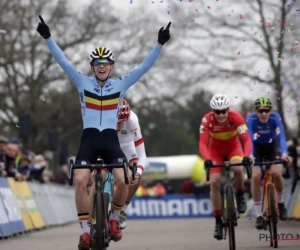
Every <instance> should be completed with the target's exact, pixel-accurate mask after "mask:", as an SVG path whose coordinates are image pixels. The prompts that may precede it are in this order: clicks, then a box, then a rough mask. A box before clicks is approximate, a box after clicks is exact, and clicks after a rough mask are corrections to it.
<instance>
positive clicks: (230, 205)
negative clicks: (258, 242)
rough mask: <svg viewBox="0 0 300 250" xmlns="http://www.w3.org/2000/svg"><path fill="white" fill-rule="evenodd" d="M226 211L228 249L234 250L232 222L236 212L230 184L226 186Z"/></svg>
mask: <svg viewBox="0 0 300 250" xmlns="http://www.w3.org/2000/svg"><path fill="white" fill-rule="evenodd" d="M225 192H226V203H227V204H226V210H227V211H226V213H227V219H228V235H229V249H230V250H235V229H234V222H235V219H236V213H235V209H234V195H233V187H232V186H231V185H227V186H226V191H225Z"/></svg>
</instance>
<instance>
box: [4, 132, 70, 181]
mask: <svg viewBox="0 0 300 250" xmlns="http://www.w3.org/2000/svg"><path fill="white" fill-rule="evenodd" d="M0 177H12V178H14V179H15V180H16V181H38V182H40V183H49V182H54V183H58V184H62V185H67V184H68V166H67V165H63V166H62V167H61V170H60V171H59V172H58V173H57V175H56V176H55V175H54V173H53V171H51V170H50V169H49V167H48V162H47V161H46V159H45V157H44V156H43V155H42V154H37V155H36V154H35V153H34V152H33V151H30V150H26V149H25V148H24V147H23V145H22V144H21V143H20V140H19V139H18V138H16V137H15V138H12V139H11V140H9V139H8V138H6V137H5V136H3V135H0Z"/></svg>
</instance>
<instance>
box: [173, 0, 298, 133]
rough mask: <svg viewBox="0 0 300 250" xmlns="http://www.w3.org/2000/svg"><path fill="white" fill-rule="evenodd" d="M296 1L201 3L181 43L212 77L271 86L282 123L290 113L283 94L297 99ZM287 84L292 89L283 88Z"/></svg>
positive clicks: (264, 0)
mask: <svg viewBox="0 0 300 250" xmlns="http://www.w3.org/2000/svg"><path fill="white" fill-rule="evenodd" d="M296 2H297V1H294V2H293V3H290V2H288V1H287V0H277V1H274V0H272V1H270V0H256V1H246V0H244V1H239V2H235V3H234V5H232V7H231V6H230V7H229V6H226V5H225V4H224V3H223V4H222V2H221V1H220V2H219V3H216V4H215V5H214V7H213V8H212V7H210V6H202V7H205V8H199V12H198V13H197V19H196V21H195V22H194V25H193V28H192V29H191V30H190V32H189V33H188V36H189V38H190V39H189V41H186V42H185V43H184V44H185V48H186V49H188V50H189V51H190V52H192V53H191V54H192V55H194V56H190V58H191V61H192V62H194V65H196V66H197V65H199V66H203V64H205V66H206V67H205V69H206V72H207V73H208V74H206V76H208V77H209V78H210V79H211V80H213V79H217V80H220V81H222V79H224V74H228V75H230V77H231V80H232V82H238V83H244V84H248V85H249V84H253V83H256V84H266V86H267V85H269V86H271V87H272V88H274V92H275V91H276V93H277V95H276V101H275V102H277V103H276V104H277V105H276V106H277V110H278V112H279V113H280V114H281V115H282V116H283V123H284V124H285V125H286V120H287V119H289V117H288V116H289V115H290V113H288V112H286V111H285V109H284V104H286V103H288V102H289V101H290V98H289V99H288V98H284V97H285V95H286V96H289V97H292V98H293V101H292V102H294V103H295V102H296V101H297V100H298V102H299V94H298V92H299V91H296V89H297V88H298V89H299V85H297V82H296V81H297V79H298V78H299V71H298V70H296V68H295V60H296V56H295V51H297V46H298V44H297V42H295V41H296V37H297V36H298V35H299V31H298V29H295V25H296V24H295V20H296V19H295V18H296V15H297V14H298V12H296V6H295V5H296ZM177 5H178V6H179V5H180V3H177ZM229 9H231V11H228V10H229ZM197 11H198V10H197ZM197 42H198V43H197ZM197 44H199V46H197ZM181 46H182V45H181ZM197 59H200V62H199V63H197V62H196V60H197ZM265 65H267V66H268V73H267V74H265V75H263V74H262V72H260V71H261V70H260V68H261V67H263V66H265ZM196 66H195V67H196ZM200 75H201V74H200ZM195 80H197V79H196V78H195ZM287 87H288V88H290V91H287V90H286V91H284V90H285V88H287ZM254 98H255V97H254ZM288 104H290V103H288ZM297 107H298V110H296V111H293V114H294V116H295V114H297V113H298V117H299V115H300V111H299V110H300V108H299V105H298V106H297ZM298 122H299V125H300V120H298ZM298 127H299V126H298ZM298 133H300V132H298ZM299 135H300V134H299Z"/></svg>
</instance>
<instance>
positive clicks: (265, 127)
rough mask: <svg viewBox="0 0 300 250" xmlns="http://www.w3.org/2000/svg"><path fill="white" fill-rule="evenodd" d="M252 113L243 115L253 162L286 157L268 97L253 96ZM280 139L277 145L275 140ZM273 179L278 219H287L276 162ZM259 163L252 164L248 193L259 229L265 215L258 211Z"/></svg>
mask: <svg viewBox="0 0 300 250" xmlns="http://www.w3.org/2000/svg"><path fill="white" fill-rule="evenodd" d="M254 108H255V113H252V114H250V115H249V116H248V117H247V127H248V129H249V134H250V137H251V139H252V144H253V147H252V152H251V158H252V159H253V160H254V161H256V162H262V161H263V157H264V156H266V157H267V160H268V161H275V160H276V159H280V158H282V159H283V160H286V161H287V162H288V161H289V158H288V151H287V144H286V137H285V132H284V127H283V124H282V122H281V117H280V115H279V114H278V113H276V112H272V103H271V101H270V99H269V98H267V97H261V98H258V99H257V100H255V103H254ZM277 138H278V139H279V141H280V146H279V145H278V143H277ZM271 170H272V174H273V180H274V184H275V187H276V190H277V199H278V208H279V214H280V219H281V220H285V219H287V210H286V207H285V205H284V202H283V187H284V180H283V177H282V165H281V164H276V165H273V166H272V168H271ZM261 177H262V170H261V166H255V163H254V167H253V168H252V179H251V193H252V197H253V201H254V209H255V213H256V224H255V227H256V228H257V229H259V230H260V229H263V228H264V225H265V219H264V217H263V214H262V211H261V210H262V207H261V185H260V184H261Z"/></svg>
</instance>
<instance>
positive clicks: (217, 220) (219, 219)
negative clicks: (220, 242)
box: [215, 215, 222, 224]
mask: <svg viewBox="0 0 300 250" xmlns="http://www.w3.org/2000/svg"><path fill="white" fill-rule="evenodd" d="M215 218H216V224H221V223H222V217H221V215H215Z"/></svg>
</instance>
